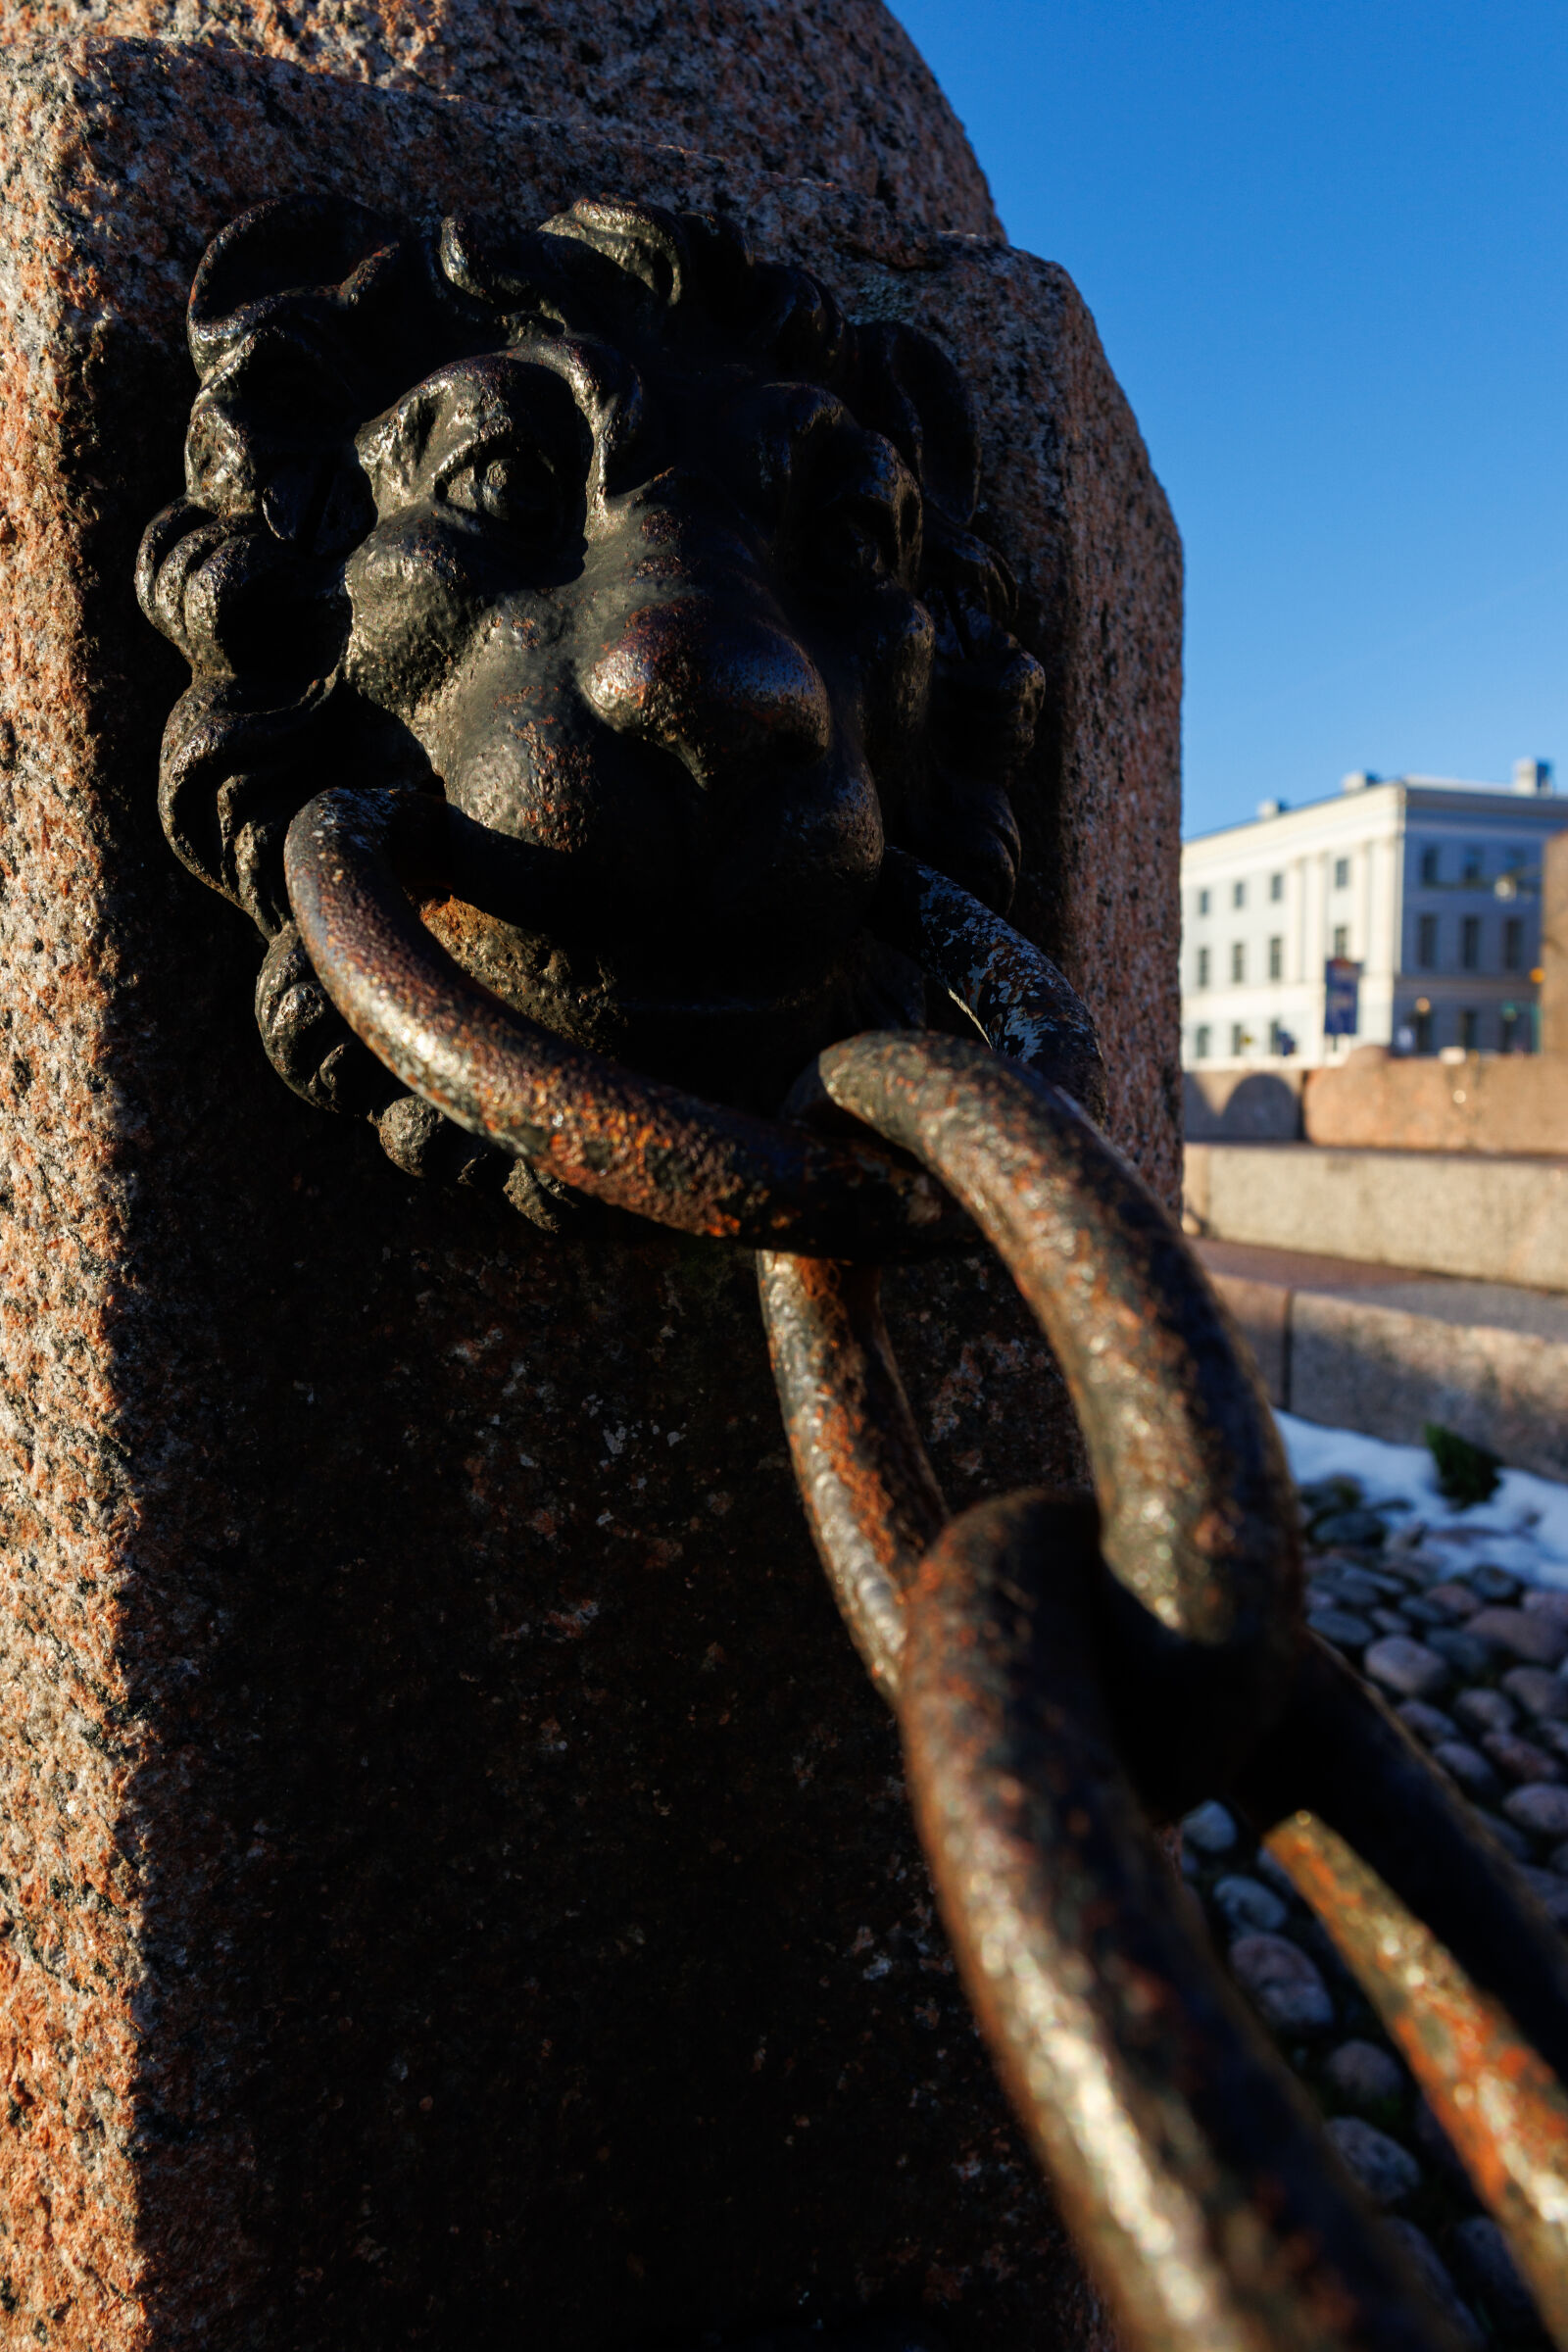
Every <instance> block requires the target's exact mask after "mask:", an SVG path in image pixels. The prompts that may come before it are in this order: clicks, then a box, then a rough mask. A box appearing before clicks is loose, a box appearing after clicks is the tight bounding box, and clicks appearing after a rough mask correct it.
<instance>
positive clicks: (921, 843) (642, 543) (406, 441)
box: [137, 202, 1042, 1208]
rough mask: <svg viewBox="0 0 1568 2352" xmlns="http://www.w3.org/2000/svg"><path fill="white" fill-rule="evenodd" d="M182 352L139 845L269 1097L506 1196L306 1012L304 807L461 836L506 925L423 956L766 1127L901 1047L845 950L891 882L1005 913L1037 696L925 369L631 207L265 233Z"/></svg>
mask: <svg viewBox="0 0 1568 2352" xmlns="http://www.w3.org/2000/svg"><path fill="white" fill-rule="evenodd" d="M190 347H191V351H192V354H193V356H194V359H195V363H196V367H197V370H198V373H199V376H200V390H199V392H198V395H197V398H196V401H195V405H194V408H193V410H192V414H191V419H190V428H189V434H188V438H187V442H186V495H185V497H184V498H183V499H181V500H179V501H177V502H176V503H175V504H174V505H173V506H172V507H170V508H168V509H167V510H166V511H165V512H164V513H163V514H162V515H159V516H158V517H157V519H156V520H155V521H154V522H153V523H152V525H151V526H150V527H149V529H148V531H147V534H146V537H145V540H144V542H143V546H142V551H141V559H140V564H139V566H138V579H137V586H138V593H139V595H140V598H141V601H142V605H143V609H144V610H145V612H146V613H147V614H148V616H149V617H150V618H151V619H152V620H153V621H154V622H155V624H156V625H157V626H158V627H159V628H160V629H162V630H163V631H164V633H165V634H166V635H167V636H169V637H170V638H172V640H173V642H174V643H175V644H176V645H177V646H178V647H179V648H180V649H181V651H182V652H183V653H184V654H185V655H186V657H187V659H188V660H189V662H190V664H191V668H192V671H193V680H192V684H191V686H190V689H189V691H188V692H187V693H186V694H185V695H183V696H182V698H181V699H180V702H179V703H178V705H177V706H176V708H175V710H174V712H173V714H172V718H171V720H170V724H169V728H168V732H167V735H166V739H165V745H164V755H163V765H162V776H161V789H160V806H161V809H162V814H163V821H164V825H165V828H166V831H167V833H168V835H169V838H170V841H171V842H172V845H173V847H174V849H175V850H176V852H177V853H178V855H179V857H180V858H182V859H183V860H184V862H185V863H186V864H187V865H188V866H189V867H190V868H191V870H192V871H193V872H194V873H197V874H199V875H200V876H201V877H202V879H203V880H204V881H206V882H209V883H211V884H212V885H213V886H214V887H215V888H216V889H218V890H220V891H222V892H223V893H224V894H225V895H226V896H227V897H229V898H230V899H232V900H233V901H234V902H235V903H236V905H238V906H239V907H243V908H244V909H245V911H246V912H247V913H248V914H249V915H250V916H251V917H252V918H253V919H254V920H255V921H256V923H257V924H258V925H259V926H260V928H261V930H262V931H263V932H264V934H266V935H267V937H268V938H269V940H270V943H271V944H270V949H269V951H268V956H267V962H266V966H265V967H264V971H263V975H262V983H261V987H260V989H259V992H258V1014H259V1018H260V1020H261V1023H262V1028H263V1034H264V1037H265V1038H266V1040H267V1043H268V1048H269V1052H270V1054H271V1056H272V1058H273V1060H274V1062H275V1063H276V1064H277V1066H278V1067H279V1068H280V1069H281V1070H282V1071H283V1072H284V1074H285V1075H286V1076H287V1077H288V1078H289V1079H290V1082H291V1083H293V1084H294V1085H295V1086H296V1087H298V1088H299V1090H300V1091H301V1092H304V1093H306V1094H307V1095H308V1096H310V1097H311V1099H312V1100H314V1101H317V1102H319V1103H327V1104H331V1105H334V1106H336V1107H342V1108H354V1109H358V1110H361V1111H368V1113H369V1114H370V1115H372V1116H374V1117H375V1118H376V1119H377V1120H378V1123H379V1125H380V1128H381V1133H382V1139H383V1141H384V1142H385V1143H386V1145H387V1149H388V1150H389V1152H391V1153H392V1155H393V1157H394V1158H396V1159H398V1160H399V1161H400V1162H401V1163H402V1164H404V1165H406V1166H410V1167H412V1168H417V1169H418V1170H420V1171H421V1172H422V1171H424V1170H427V1169H430V1168H433V1167H435V1166H437V1165H445V1166H446V1167H447V1172H449V1173H456V1174H466V1175H467V1176H468V1177H469V1179H470V1180H477V1178H478V1175H479V1172H480V1171H481V1170H482V1168H483V1167H484V1165H485V1164H486V1163H487V1162H488V1161H489V1160H500V1158H501V1155H500V1154H497V1153H494V1152H488V1151H487V1149H486V1147H484V1146H483V1145H479V1144H475V1143H474V1142H473V1141H472V1139H470V1138H468V1137H466V1136H460V1135H458V1133H457V1131H455V1130H452V1129H450V1128H447V1127H446V1123H445V1122H443V1121H442V1120H441V1119H440V1118H439V1117H438V1115H437V1114H436V1113H435V1112H433V1111H431V1110H429V1109H428V1107H427V1106H426V1105H423V1104H421V1103H417V1102H416V1101H415V1100H414V1099H413V1098H410V1097H407V1096H405V1095H404V1094H403V1093H402V1090H401V1089H400V1088H398V1087H397V1085H396V1083H395V1081H393V1080H391V1079H390V1078H389V1077H387V1076H386V1074H385V1073H382V1072H380V1071H379V1068H378V1066H377V1065H374V1064H372V1063H371V1062H370V1058H369V1056H368V1054H366V1053H365V1052H364V1050H363V1049H361V1048H360V1047H359V1046H358V1045H357V1044H356V1043H354V1041H352V1040H351V1039H350V1038H349V1036H348V1033H347V1031H346V1030H345V1029H343V1028H342V1026H341V1024H339V1023H338V1022H337V1016H336V1015H335V1014H334V1013H333V1012H332V1010H331V1008H330V1006H329V1005H326V1003H325V1000H324V999H323V998H322V996H321V994H320V992H319V990H317V989H315V988H314V987H313V985H312V974H311V972H310V968H309V965H308V963H307V962H306V961H305V958H304V955H303V950H302V949H301V947H300V944H299V941H298V938H297V935H296V934H295V932H294V930H293V926H292V924H291V922H290V917H289V906H288V900H287V895H286V891H285V888H284V880H283V862H282V850H283V841H284V836H285V834H286V831H287V828H288V825H289V822H290V820H291V819H292V817H293V816H294V815H295V813H296V812H297V811H298V810H299V809H300V808H301V807H302V806H303V805H304V804H305V803H306V802H307V801H309V800H310V799H311V798H312V797H313V796H314V795H315V794H317V793H319V791H321V790H322V789H323V788H324V787H325V786H327V785H329V784H333V785H341V784H354V783H356V782H359V781H364V782H365V783H367V784H374V785H382V786H384V785H388V784H393V785H403V786H406V787H409V788H412V789H414V790H417V791H420V792H425V793H434V794H439V795H442V796H444V797H445V799H446V800H447V802H448V803H449V804H451V805H452V806H453V807H454V808H456V809H461V810H462V811H463V812H464V813H465V815H466V817H468V818H469V819H472V820H474V821H475V822H476V823H477V824H478V825H480V826H482V827H484V828H485V829H486V832H487V836H488V837H489V838H490V839H491V840H492V841H493V845H494V853H495V855H494V875H493V885H494V886H493V889H491V890H489V891H486V890H485V889H484V888H483V887H482V886H481V887H479V888H477V889H476V888H475V887H474V886H473V885H472V884H469V885H467V886H466V890H467V894H468V895H466V896H465V898H463V899H461V900H460V899H458V898H456V897H447V898H444V899H438V900H435V901H432V902H431V903H430V904H429V905H427V906H426V907H424V908H423V913H424V919H425V921H426V922H427V923H428V924H429V926H430V927H431V929H432V930H433V931H434V932H435V934H436V936H437V938H439V939H440V940H441V941H442V942H443V943H444V944H445V945H446V947H447V948H448V949H449V951H450V952H451V953H452V954H453V955H455V956H457V957H458V959H459V961H460V962H463V963H465V964H466V966H467V968H468V969H469V970H470V971H471V972H473V973H474V974H475V975H476V976H477V977H479V978H480V979H482V980H483V981H484V982H485V983H486V984H487V985H488V986H489V987H490V988H492V989H493V990H494V991H495V992H496V993H497V994H498V995H500V996H502V997H503V998H504V999H506V1000H507V1002H509V1003H511V1004H513V1005H515V1006H517V1007H518V1008H519V1009H521V1010H523V1011H525V1012H527V1013H528V1014H530V1015H531V1016H532V1017H533V1018H535V1019H537V1020H539V1021H542V1022H544V1023H545V1024H546V1025H547V1026H549V1027H550V1028H552V1029H554V1030H556V1031H557V1032H558V1033H560V1034H562V1035H564V1036H566V1037H569V1038H572V1039H575V1040H578V1041H580V1042H581V1043H584V1044H587V1045H590V1046H592V1047H594V1048H596V1049H597V1050H599V1051H602V1052H607V1053H611V1054H616V1055H618V1056H620V1057H621V1058H623V1059H625V1060H628V1061H631V1062H632V1063H634V1064H635V1065H636V1066H638V1067H640V1068H642V1069H644V1070H646V1071H648V1072H650V1073H651V1074H653V1075H657V1076H663V1077H669V1078H673V1079H675V1080H677V1081H678V1082H680V1083H681V1084H683V1085H688V1086H692V1087H694V1088H695V1089H696V1090H697V1091H699V1092H705V1093H708V1094H711V1095H712V1096H715V1097H717V1098H718V1099H720V1100H724V1101H728V1102H730V1103H751V1104H753V1105H756V1106H763V1105H764V1103H765V1106H766V1107H771V1106H772V1103H773V1102H775V1101H776V1100H777V1098H778V1095H779V1094H780V1093H781V1092H782V1090H783V1088H784V1086H785V1085H787V1083H788V1081H789V1079H790V1077H791V1076H792V1075H793V1074H794V1072H795V1071H796V1070H797V1069H798V1068H799V1067H800V1066H801V1064H802V1063H803V1062H804V1061H805V1060H807V1059H808V1058H809V1055H810V1054H812V1053H814V1052H815V1051H817V1050H818V1049H819V1048H820V1047H821V1046H823V1045H824V1044H826V1043H828V1042H829V1041H830V1040H831V1039H833V1038H834V1037H838V1036H842V1035H844V1034H846V1033H847V1032H848V1031H850V1030H853V1029H856V1028H864V1027H866V1026H870V1025H877V1026H888V1025H891V1024H908V1023H917V1022H919V1021H920V1020H921V1019H922V1018H924V1007H923V1004H922V991H921V981H920V974H919V971H918V968H917V967H916V966H915V965H914V964H913V963H911V962H910V961H909V960H908V959H907V957H906V956H903V955H901V954H899V953H898V952H897V951H896V950H894V949H893V948H891V947H890V946H889V945H888V944H887V943H886V942H885V941H884V940H882V939H880V938H879V937H878V936H877V933H876V930H875V928H874V926H873V925H872V924H871V923H870V922H869V921H868V917H869V915H870V911H871V908H872V905H873V900H874V896H875V893H876V890H877V885H878V877H879V872H880V870H881V867H882V862H883V858H884V851H885V847H886V845H887V844H888V843H893V844H896V845H900V846H902V847H904V848H905V849H907V850H909V851H911V852H912V853H913V854H914V855H915V856H916V857H918V858H921V859H923V860H925V861H926V862H927V863H929V864H930V865H933V866H935V867H937V868H938V869H940V871H941V872H942V873H944V874H945V875H947V876H948V877H950V878H951V879H952V880H954V881H956V883H958V884H959V885H961V886H962V887H963V888H964V889H966V890H967V891H969V892H970V893H972V894H973V895H974V896H976V897H978V898H979V899H980V900H982V901H983V902H984V903H985V904H986V905H987V906H988V907H991V908H993V909H994V910H996V911H997V912H1002V911H1005V907H1006V906H1007V904H1008V902H1009V900H1010V898H1011V895H1012V890H1013V883H1014V879H1015V872H1016V863H1017V857H1018V835H1017V830H1016V827H1015V825H1014V822H1013V818H1012V812H1011V808H1010V804H1009V800H1008V791H1007V787H1008V780H1009V775H1010V773H1011V771H1012V769H1013V767H1014V765H1015V763H1016V762H1017V760H1019V759H1020V757H1021V756H1022V755H1023V754H1024V753H1025V752H1026V750H1027V748H1028V746H1029V743H1030V741H1031V739H1032V735H1033V731H1034V724H1035V717H1036V711H1037V708H1038V705H1039V701H1040V696H1041V688H1042V679H1041V672H1040V670H1039V667H1038V665H1037V664H1036V663H1035V662H1033V661H1032V660H1031V658H1030V657H1029V656H1028V655H1027V654H1026V653H1024V652H1023V651H1022V650H1021V649H1020V647H1019V646H1018V645H1017V643H1016V642H1015V641H1014V639H1013V637H1012V636H1011V635H1010V634H1009V624H1010V622H1011V620H1012V617H1013V612H1014V604H1015V592H1014V588H1013V584H1012V581H1011V579H1010V577H1009V574H1008V572H1007V569H1006V567H1005V564H1003V562H1002V561H1001V559H1000V557H999V556H998V555H997V554H996V552H995V550H994V549H992V548H991V547H990V546H989V545H988V544H987V543H986V541H985V540H984V539H983V538H982V537H980V536H979V535H978V534H977V532H976V530H975V528H974V521H973V517H974V509H975V504H976V496H977V484H978V453H977V437H976V431H975V425H974V419H973V417H972V414H971V411H970V408H969V404H968V401H967V399H966V396H965V393H964V390H963V387H962V384H961V382H960V380H959V377H958V375H957V373H956V369H955V368H953V366H952V364H951V363H950V362H949V361H948V360H947V359H946V358H945V357H944V355H943V354H942V353H941V352H940V351H939V350H938V349H937V347H936V346H935V345H934V344H933V343H932V342H931V341H930V340H929V339H927V338H925V337H923V336H921V335H919V334H917V333H915V332H914V331H912V330H911V329H909V328H907V327H905V326H902V325H890V324H885V323H877V324H871V325H866V324H858V323H854V322H852V321H850V320H848V319H845V317H844V316H843V314H842V312H841V311H840V309H839V306H838V305H837V303H836V302H835V301H834V299H833V297H832V295H831V294H830V293H829V292H828V291H827V289H826V288H825V287H824V286H822V285H820V284H819V283H818V282H817V281H816V280H815V279H814V278H812V277H810V276H809V275H807V274H806V273H805V272H804V271H802V270H795V269H789V268H784V267H780V266H776V265H772V264H768V263H765V262H761V261H760V260H758V259H757V258H756V256H755V255H754V254H753V253H752V252H751V250H750V249H749V247H748V245H747V243H746V241H745V239H744V237H743V236H742V235H741V234H740V233H739V232H738V230H737V229H736V228H734V227H733V226H732V225H731V224H729V223H728V222H726V221H713V220H709V219H704V218H699V217H696V216H694V215H689V214H682V215H679V216H676V215H675V214H673V213H669V212H665V211H662V210H660V209H659V208H657V207H655V206H653V205H646V204H637V203H630V202H583V203H578V204H575V205H573V206H572V208H571V209H570V211H569V212H566V213H564V214H561V215H559V216H558V217H557V218H555V219H553V220H549V221H545V222H544V223H543V224H542V225H541V226H539V227H538V228H537V229H532V230H526V231H521V230H518V229H516V228H515V227H512V226H509V225H507V224H504V223H500V222H497V221H489V220H480V219H447V220H444V221H439V222H438V223H436V224H434V225H433V226H428V227H423V228H411V227H401V226H399V225H397V224H395V223H392V222H390V221H385V220H383V219H380V218H377V217H376V216H374V215H372V214H370V213H368V212H367V211H365V210H363V209H362V208H360V207H358V206H356V205H353V204H349V203H345V202H291V203H277V204H270V205H264V206H262V207H260V208H258V209H257V210H256V211H253V212H251V213H248V214H246V215H245V216H244V217H243V218H242V219H241V220H239V221H236V222H235V223H234V224H233V225H232V226H231V227H229V228H228V229H226V230H225V231H224V232H223V233H222V234H221V236H220V237H218V238H217V240H216V241H215V242H214V244H213V245H212V246H211V248H210V249H209V251H208V253H207V255H206V257H205V259H204V260H203V262H202V265H201V269H200V270H199V272H198V274H197V278H196V281H195V286H194V289H193V292H192V297H191V306H190ZM517 842H523V843H527V844H530V845H533V847H534V848H535V849H544V850H547V851H548V852H550V853H552V855H553V857H554V858H557V859H558V860H559V871H560V875H561V889H560V903H559V920H555V919H553V920H552V923H551V927H550V931H549V935H548V936H545V935H541V934H540V932H539V931H538V929H537V928H531V929H530V928H528V927H526V926H525V925H523V924H520V923H518V922H516V921H515V920H512V919H509V913H508V907H507V885H506V875H507V856H508V848H509V844H515V843H517ZM475 901H482V902H483V903H480V904H476V903H475ZM443 1130H444V1131H445V1132H443ZM443 1154H444V1155H445V1157H444V1159H443ZM511 1165H512V1163H511V1162H510V1161H501V1164H500V1166H499V1168H498V1169H497V1170H496V1171H494V1172H495V1173H496V1175H497V1180H498V1181H503V1180H505V1178H506V1176H507V1173H508V1171H509V1169H510V1168H511ZM523 1192H524V1193H525V1194H526V1195H527V1198H526V1199H523V1200H522V1201H521V1204H522V1205H525V1206H530V1207H534V1208H537V1207H538V1205H539V1203H538V1200H537V1197H536V1193H535V1191H534V1190H530V1187H529V1185H528V1184H527V1182H526V1181H525V1182H524V1185H523ZM515 1197H516V1196H515Z"/></svg>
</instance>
